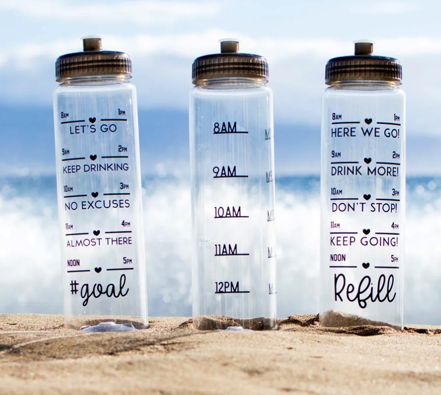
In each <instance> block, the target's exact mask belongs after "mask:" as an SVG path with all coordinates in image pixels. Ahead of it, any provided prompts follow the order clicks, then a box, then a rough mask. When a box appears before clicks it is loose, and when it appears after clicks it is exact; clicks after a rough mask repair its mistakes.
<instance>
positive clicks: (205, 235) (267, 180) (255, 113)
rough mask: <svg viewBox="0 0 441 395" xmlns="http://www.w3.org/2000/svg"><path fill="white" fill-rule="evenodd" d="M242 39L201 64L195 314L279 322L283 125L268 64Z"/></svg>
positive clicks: (256, 324)
mask: <svg viewBox="0 0 441 395" xmlns="http://www.w3.org/2000/svg"><path fill="white" fill-rule="evenodd" d="M238 49H239V43H238V41H236V40H224V41H221V53H218V54H212V55H206V56H201V57H199V58H197V59H196V60H195V61H194V63H193V84H194V85H195V87H194V88H193V90H192V92H191V94H190V157H191V174H192V218H193V319H194V320H193V321H194V325H195V327H196V328H198V329H225V328H226V327H233V326H241V327H243V328H247V329H270V328H274V327H275V319H276V292H277V291H276V280H275V276H276V261H275V256H276V250H275V235H274V220H275V215H274V199H275V186H274V134H273V108H272V91H271V89H269V88H268V87H267V86H266V84H267V82H268V75H269V74H268V64H267V61H266V59H265V58H263V57H261V56H259V55H253V54H245V53H239V52H238Z"/></svg>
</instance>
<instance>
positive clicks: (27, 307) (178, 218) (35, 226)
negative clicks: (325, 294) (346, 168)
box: [0, 177, 441, 325]
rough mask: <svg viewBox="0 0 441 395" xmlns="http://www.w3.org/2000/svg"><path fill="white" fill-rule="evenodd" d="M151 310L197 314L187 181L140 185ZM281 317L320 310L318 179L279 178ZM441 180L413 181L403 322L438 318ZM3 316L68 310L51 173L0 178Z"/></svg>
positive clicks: (0, 297)
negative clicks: (193, 308)
mask: <svg viewBox="0 0 441 395" xmlns="http://www.w3.org/2000/svg"><path fill="white" fill-rule="evenodd" d="M143 185H144V191H143V206H144V225H145V239H146V266H147V284H148V304H149V315H150V316H190V315H191V231H190V229H191V212H190V186H189V181H188V179H165V178H163V179H162V178H148V179H145V180H144V181H143ZM276 185H277V193H276V202H277V203H276V234H277V268H278V271H277V278H278V286H277V288H278V295H277V296H278V316H279V317H286V316H287V315H291V314H306V313H316V312H318V297H319V229H320V201H319V179H318V177H293V178H282V179H279V180H277V184H276ZM440 190H441V181H440V180H438V179H433V178H422V177H418V178H415V179H410V180H408V205H407V226H406V263H405V279H406V280H405V296H404V303H405V305H404V309H405V322H406V323H418V324H435V325H440V324H441V313H440V312H439V305H440V304H441V291H439V283H440V282H441V243H440V242H439V234H441V197H440V193H439V192H440ZM0 224H1V226H0V240H1V246H2V247H1V248H0V313H59V314H62V313H63V294H62V280H61V264H60V248H59V245H60V235H59V229H58V220H57V207H56V198H55V180H54V179H53V178H52V177H42V178H36V179H30V178H25V179H22V180H20V179H3V180H1V183H0Z"/></svg>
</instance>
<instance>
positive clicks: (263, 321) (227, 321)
mask: <svg viewBox="0 0 441 395" xmlns="http://www.w3.org/2000/svg"><path fill="white" fill-rule="evenodd" d="M193 326H194V328H195V329H198V330H201V331H211V330H225V329H227V328H228V327H242V328H244V329H251V330H253V331H261V330H271V329H276V326H277V322H276V319H275V318H265V317H257V318H233V317H228V316H225V315H203V316H199V317H195V318H194V319H193Z"/></svg>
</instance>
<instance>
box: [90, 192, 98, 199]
mask: <svg viewBox="0 0 441 395" xmlns="http://www.w3.org/2000/svg"><path fill="white" fill-rule="evenodd" d="M91 195H92V197H94V198H96V197H98V195H99V193H98V192H92V193H91Z"/></svg>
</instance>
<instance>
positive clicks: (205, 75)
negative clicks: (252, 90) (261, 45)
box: [192, 39, 269, 85]
mask: <svg viewBox="0 0 441 395" xmlns="http://www.w3.org/2000/svg"><path fill="white" fill-rule="evenodd" d="M268 77H269V72H268V62H267V61H266V59H265V58H264V57H263V56H260V55H253V54H248V53H239V41H238V40H235V39H223V40H220V53H218V54H212V55H205V56H200V57H199V58H197V59H196V60H195V61H194V62H193V72H192V80H193V81H192V82H193V84H195V85H196V83H197V82H199V81H204V80H211V79H215V78H260V79H265V80H268Z"/></svg>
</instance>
